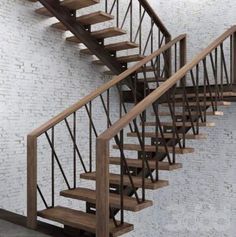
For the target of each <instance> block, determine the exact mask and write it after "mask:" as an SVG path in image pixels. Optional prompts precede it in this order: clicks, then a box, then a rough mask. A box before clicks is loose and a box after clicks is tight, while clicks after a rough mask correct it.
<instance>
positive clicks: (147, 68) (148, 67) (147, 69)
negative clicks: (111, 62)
mask: <svg viewBox="0 0 236 237" xmlns="http://www.w3.org/2000/svg"><path fill="white" fill-rule="evenodd" d="M144 68H145V72H154V71H155V70H156V69H153V67H152V66H147V67H141V68H139V69H138V70H137V71H136V72H137V73H143V71H144ZM104 74H105V75H114V73H113V72H112V71H110V70H108V71H104Z"/></svg>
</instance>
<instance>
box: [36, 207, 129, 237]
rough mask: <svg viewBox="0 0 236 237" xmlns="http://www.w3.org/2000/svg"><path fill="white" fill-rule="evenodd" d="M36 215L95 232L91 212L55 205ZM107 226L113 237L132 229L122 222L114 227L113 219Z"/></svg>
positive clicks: (93, 216)
mask: <svg viewBox="0 0 236 237" xmlns="http://www.w3.org/2000/svg"><path fill="white" fill-rule="evenodd" d="M38 216H40V217H42V218H45V219H48V220H51V221H56V222H59V223H61V224H63V225H67V226H70V227H73V228H76V229H81V230H85V231H88V232H91V233H96V215H93V214H88V213H85V212H82V211H77V210H73V209H70V208H67V207H61V206H57V207H54V208H50V209H46V210H43V211H39V212H38ZM109 228H110V234H111V236H114V237H115V236H120V235H122V234H124V233H128V232H130V231H132V230H133V225H131V224H128V223H124V225H122V226H120V227H115V225H114V223H113V220H110V223H109Z"/></svg>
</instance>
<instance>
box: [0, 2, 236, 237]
mask: <svg viewBox="0 0 236 237" xmlns="http://www.w3.org/2000/svg"><path fill="white" fill-rule="evenodd" d="M151 3H152V4H153V6H155V7H156V9H157V12H158V13H159V14H160V16H161V19H162V20H163V22H164V23H166V24H167V27H168V28H169V29H170V31H171V32H172V33H173V35H177V34H179V33H185V32H187V33H188V34H189V50H190V51H189V52H190V53H189V57H190V58H191V57H192V56H193V55H194V54H195V53H197V52H198V51H199V50H200V49H202V48H204V47H205V46H206V45H207V44H208V43H209V41H211V40H212V39H213V38H215V37H216V36H217V35H218V34H219V33H222V32H223V31H224V30H225V29H226V28H228V27H229V26H230V25H233V24H234V23H235V22H236V19H235V18H236V16H235V10H236V4H235V3H234V1H232V0H228V1H219V0H217V1H212V0H211V1H193V0H191V1H187V0H185V1H172V0H170V1H163V0H160V1H158V3H156V1H154V0H153V1H151ZM35 7H36V5H33V4H32V3H30V2H28V1H20V0H16V1H11V0H2V1H1V2H0V25H1V27H0V200H1V201H0V207H1V208H5V209H9V210H11V211H15V212H17V213H20V214H25V213H26V134H27V133H29V131H31V130H32V129H33V128H35V127H37V126H38V125H40V124H42V123H43V122H45V121H47V120H48V119H49V118H51V117H52V116H54V115H55V114H57V113H58V112H61V111H62V110H63V109H65V108H66V107H68V106H69V105H71V104H72V103H74V102H75V101H77V100H78V99H80V98H82V97H84V96H85V95H86V94H88V92H90V91H92V90H93V89H94V88H96V87H97V86H99V85H101V84H103V83H104V81H106V80H105V79H104V78H103V77H102V75H100V74H99V73H98V72H99V70H100V69H99V67H93V66H91V64H90V59H91V58H90V57H85V56H81V55H80V54H79V50H78V46H75V45H73V44H69V43H65V41H64V38H65V36H66V34H64V33H61V32H59V31H57V30H53V29H51V28H49V25H50V24H51V22H52V21H53V20H48V19H46V18H44V17H41V16H38V15H37V14H35V13H34V12H33V9H34V8H35ZM170 9H173V10H171V11H170ZM190 41H191V42H190ZM111 93H113V95H114V96H113V100H112V101H111V103H114V102H115V101H116V98H117V94H115V92H111ZM111 109H112V113H114V114H115V115H116V114H117V112H118V108H117V107H116V106H111ZM224 112H225V116H224V117H220V118H212V120H214V121H216V123H217V126H216V127H215V128H211V129H202V132H207V133H208V134H209V137H208V140H207V141H204V142H203V141H196V142H189V143H188V146H192V147H194V148H196V152H195V153H194V154H191V155H186V156H184V157H180V159H179V160H180V161H181V162H182V163H183V165H184V168H183V169H182V170H179V171H176V172H172V173H161V178H167V179H169V180H170V186H169V187H167V188H165V189H163V190H159V191H155V192H148V198H149V199H153V200H154V206H153V207H152V208H149V209H147V210H144V211H142V212H140V213H135V214H133V213H127V214H126V217H127V221H129V222H130V223H134V224H135V231H134V232H132V233H130V234H127V235H126V236H127V237H128V236H138V237H143V236H150V237H157V236H167V237H177V236H178V237H195V236H203V237H208V236H209V237H210V236H214V237H221V236H227V237H232V236H234V235H235V229H234V228H235V226H236V207H235V201H236V187H235V183H236V177H235V169H236V160H235V153H236V152H235V145H236V142H235V141H236V124H235V119H236V105H233V106H231V107H230V108H225V109H224ZM94 114H95V115H96V117H97V123H98V124H99V125H100V130H103V128H105V126H106V123H105V122H104V113H103V112H102V108H101V104H99V103H98V102H95V106H94ZM115 115H114V118H113V119H115ZM84 118H85V112H84V111H83V113H81V114H79V115H78V126H79V127H80V128H81V130H80V131H81V132H80V134H78V139H79V138H81V139H80V143H79V145H80V146H81V147H84V149H83V151H82V153H83V155H87V148H86V149H85V146H87V145H88V144H87V138H88V133H87V130H85V129H83V128H85V126H87V123H86V122H84ZM65 131H66V130H65V127H63V128H62V127H60V126H59V127H58V128H57V129H56V136H57V141H56V147H57V151H58V155H59V157H60V160H61V162H62V165H63V167H65V166H67V168H66V170H65V171H66V174H69V173H71V171H72V169H71V167H72V165H71V162H72V160H71V157H72V149H71V148H72V143H70V144H68V142H67V141H68V139H69V135H68V132H67V131H66V132H67V135H66V133H65ZM61 135H63V136H61ZM82 138H83V139H82ZM65 143H66V144H67V145H66V146H63V147H62V146H61V145H62V144H65ZM39 145H40V147H41V148H42V149H41V152H40V154H39V164H40V168H39V177H43V178H41V179H40V180H39V183H40V186H41V187H42V190H43V191H44V193H47V194H48V195H46V197H47V200H48V202H49V201H50V199H49V198H50V192H47V190H48V187H49V186H50V183H49V181H48V180H49V177H50V176H49V175H50V166H49V164H50V154H47V156H45V154H46V151H47V149H48V148H47V147H48V145H46V142H45V139H42V141H41V139H40V140H39ZM69 162H70V163H69ZM87 163H88V162H87V161H86V164H87ZM68 164H70V165H68ZM77 165H78V173H79V172H81V171H82V168H81V165H80V164H79V162H78V164H77ZM46 174H47V175H46ZM56 174H57V184H56V193H58V192H59V191H60V190H61V189H65V188H66V185H65V183H64V181H63V179H62V176H61V175H60V172H59V170H58V168H57V169H56ZM68 176H69V181H70V182H71V181H72V177H71V176H70V175H68ZM80 184H81V185H84V186H90V185H91V186H93V184H92V183H91V182H87V181H86V182H81V183H80ZM56 201H57V204H63V205H67V206H73V207H78V206H79V207H81V208H82V207H84V204H83V203H79V205H78V202H75V201H71V200H65V199H63V198H57V199H56ZM39 208H43V205H42V203H41V201H39Z"/></svg>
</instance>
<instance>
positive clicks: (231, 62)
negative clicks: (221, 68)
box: [229, 35, 234, 88]
mask: <svg viewBox="0 0 236 237" xmlns="http://www.w3.org/2000/svg"><path fill="white" fill-rule="evenodd" d="M233 66H234V65H233V35H230V85H229V86H230V87H231V88H232V86H233Z"/></svg>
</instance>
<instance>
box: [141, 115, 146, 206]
mask: <svg viewBox="0 0 236 237" xmlns="http://www.w3.org/2000/svg"><path fill="white" fill-rule="evenodd" d="M142 117H143V121H142V140H143V144H142V145H143V147H142V201H143V202H144V201H145V159H146V152H145V121H146V120H145V112H143V113H142Z"/></svg>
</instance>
